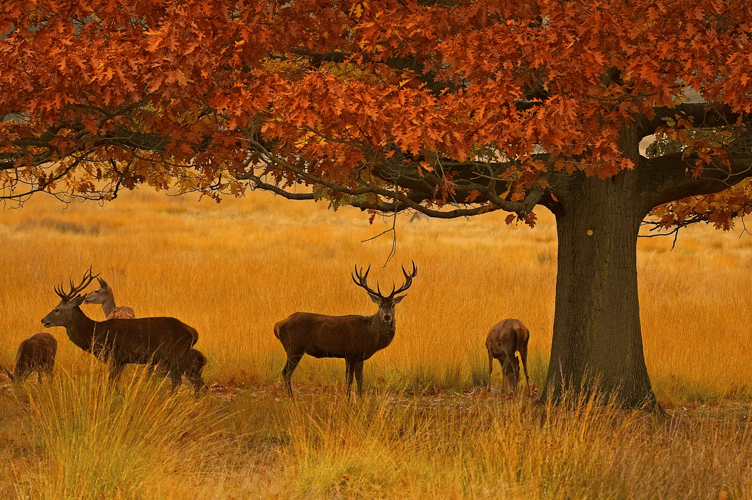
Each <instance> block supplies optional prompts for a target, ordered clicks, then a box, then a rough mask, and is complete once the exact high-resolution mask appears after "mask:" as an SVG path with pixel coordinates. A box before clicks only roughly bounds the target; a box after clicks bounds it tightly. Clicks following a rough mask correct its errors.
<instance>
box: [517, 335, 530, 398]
mask: <svg viewBox="0 0 752 500" xmlns="http://www.w3.org/2000/svg"><path fill="white" fill-rule="evenodd" d="M517 350H518V351H519V352H520V359H521V360H522V368H523V369H524V370H525V380H526V381H527V393H528V395H529V394H530V377H528V375H527V344H525V345H524V346H520V348H519V349H517Z"/></svg>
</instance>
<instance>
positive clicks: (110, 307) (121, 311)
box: [84, 278, 136, 319]
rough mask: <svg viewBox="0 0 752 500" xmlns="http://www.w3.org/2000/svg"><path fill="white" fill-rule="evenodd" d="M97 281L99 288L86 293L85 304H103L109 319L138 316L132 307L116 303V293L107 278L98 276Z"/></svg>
mask: <svg viewBox="0 0 752 500" xmlns="http://www.w3.org/2000/svg"><path fill="white" fill-rule="evenodd" d="M97 281H99V289H98V290H94V291H93V292H89V293H87V294H86V295H84V304H102V310H103V311H104V315H105V316H106V317H107V319H133V318H135V317H136V314H135V313H134V312H133V309H131V308H130V307H125V306H123V307H118V306H116V305H115V294H114V293H113V292H112V288H110V285H108V284H107V282H106V281H105V280H103V279H102V278H97Z"/></svg>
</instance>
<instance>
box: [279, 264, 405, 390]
mask: <svg viewBox="0 0 752 500" xmlns="http://www.w3.org/2000/svg"><path fill="white" fill-rule="evenodd" d="M370 270H371V268H370V267H369V268H368V269H367V270H366V272H365V274H362V269H361V270H360V271H359V270H358V268H357V267H356V268H355V274H354V275H353V276H352V279H353V281H354V282H355V284H356V285H358V286H359V287H361V288H363V289H364V290H365V291H366V292H367V293H368V296H369V297H370V298H371V300H372V301H373V302H374V303H375V304H376V305H378V306H379V310H378V311H377V312H376V314H374V315H373V316H359V315H349V316H326V315H324V314H315V313H306V312H296V313H293V314H292V315H290V316H289V317H288V318H287V319H284V320H282V321H280V322H279V323H277V324H276V325H274V335H275V336H276V337H277V338H278V339H279V341H280V342H281V343H282V347H284V348H285V352H286V353H287V364H286V365H285V368H284V370H282V376H283V378H284V380H285V385H286V387H287V392H288V394H289V395H290V397H292V386H291V384H290V379H291V378H292V373H293V372H294V371H295V368H296V367H297V366H298V363H299V362H300V360H301V358H302V357H303V356H304V355H306V354H308V355H310V356H313V357H315V358H344V359H345V369H346V372H347V373H346V386H347V397H348V398H349V397H350V387H351V386H352V381H353V377H354V378H355V380H356V381H357V383H358V395H359V396H360V395H361V394H362V392H363V362H364V361H365V360H367V359H368V358H370V357H371V356H373V355H374V354H375V353H376V352H377V351H380V350H381V349H384V348H385V347H386V346H388V345H389V344H390V343H391V342H392V339H393V338H394V333H395V322H394V306H395V305H397V304H399V303H400V301H401V300H402V299H404V298H405V296H404V295H399V296H397V294H399V293H402V292H404V291H406V290H407V289H408V288H410V285H412V283H413V278H414V277H415V276H416V275H417V274H418V268H417V267H415V263H414V262H413V270H412V272H409V273H408V272H407V271H405V268H404V266H403V267H402V273H403V274H404V275H405V283H404V284H403V285H402V286H401V287H399V288H397V289H395V288H394V285H392V293H390V294H389V295H386V296H384V295H382V294H381V290H380V289H379V288H378V285H377V287H376V290H375V291H374V290H373V289H371V288H369V286H368V284H367V282H366V279H367V277H368V272H369V271H370Z"/></svg>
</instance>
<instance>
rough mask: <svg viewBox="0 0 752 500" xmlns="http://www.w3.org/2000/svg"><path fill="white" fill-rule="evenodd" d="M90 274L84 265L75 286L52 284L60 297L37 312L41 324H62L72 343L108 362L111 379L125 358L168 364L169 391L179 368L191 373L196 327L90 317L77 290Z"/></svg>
mask: <svg viewBox="0 0 752 500" xmlns="http://www.w3.org/2000/svg"><path fill="white" fill-rule="evenodd" d="M95 277H96V276H92V275H91V269H89V271H88V272H87V273H86V274H84V279H83V280H82V281H81V283H80V284H79V285H78V286H74V285H73V282H71V285H70V292H68V293H64V292H63V289H62V287H60V288H58V287H55V293H56V294H57V295H58V297H60V299H61V300H60V303H59V304H58V305H57V306H55V308H54V309H53V310H52V311H51V312H50V313H49V314H48V315H47V316H45V317H44V318H42V324H43V325H44V326H45V328H50V327H53V326H62V327H65V330H66V333H67V334H68V337H69V338H70V339H71V341H72V342H73V343H74V344H76V345H77V346H78V347H80V348H81V349H83V350H84V351H88V352H90V353H92V354H93V355H94V356H96V357H97V359H99V360H100V361H102V362H105V363H109V365H110V382H114V383H117V379H118V378H119V377H120V375H121V373H122V372H123V370H124V369H125V366H126V365H128V364H157V365H160V366H162V367H164V368H165V369H166V370H167V373H168V375H169V377H170V380H171V381H172V390H173V391H174V390H175V389H176V388H177V386H178V385H180V383H181V382H182V380H181V375H182V374H183V373H190V374H194V372H193V371H192V370H193V368H192V367H193V366H194V365H195V364H196V355H195V354H192V353H191V351H192V350H194V349H192V347H193V345H194V344H195V343H196V341H197V340H198V333H197V332H196V330H195V329H193V328H191V327H190V326H188V325H186V324H185V323H183V322H181V321H179V320H177V319H175V318H161V317H160V318H136V319H108V320H106V321H94V320H92V319H89V318H88V317H87V316H86V315H85V314H84V313H83V311H81V309H80V307H79V306H80V305H81V304H82V303H83V301H84V296H83V295H79V292H81V291H82V290H83V289H84V288H86V287H87V286H89V284H90V283H91V282H92V280H94V278H95ZM196 352H198V351H196ZM201 356H203V355H201ZM198 379H200V373H199V377H198V378H196V377H195V376H194V377H193V379H192V380H191V381H192V382H193V383H194V386H196V390H197V392H198V390H199V389H200V387H199V386H198V385H197V384H198ZM202 385H203V384H202Z"/></svg>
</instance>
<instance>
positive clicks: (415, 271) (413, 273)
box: [352, 261, 418, 299]
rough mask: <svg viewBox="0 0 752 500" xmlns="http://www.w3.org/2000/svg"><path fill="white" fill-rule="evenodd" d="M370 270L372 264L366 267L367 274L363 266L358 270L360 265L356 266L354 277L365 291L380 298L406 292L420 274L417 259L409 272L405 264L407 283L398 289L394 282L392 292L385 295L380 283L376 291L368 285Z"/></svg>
mask: <svg viewBox="0 0 752 500" xmlns="http://www.w3.org/2000/svg"><path fill="white" fill-rule="evenodd" d="M370 270H371V266H368V269H366V272H365V274H363V268H361V269H360V270H358V266H355V275H354V276H353V277H352V279H353V281H354V282H355V284H356V285H358V286H359V287H361V288H364V289H365V291H366V292H368V293H369V295H373V296H374V297H379V298H380V299H391V298H392V297H394V296H395V295H396V294H398V293H402V292H404V291H405V290H407V289H408V288H410V285H412V284H413V278H414V277H415V276H416V275H417V274H418V268H417V267H416V266H415V261H413V270H412V271H411V272H409V273H408V272H407V271H405V266H402V274H404V275H405V283H404V284H403V285H402V286H401V287H399V288H397V289H396V290H395V288H394V284H393V283H392V293H390V294H389V295H388V296H384V295H382V293H381V288H379V285H378V283H377V284H376V291H374V290H373V289H372V288H370V287H369V286H368V283H366V279H367V278H368V272H369V271H370ZM356 277H357V279H356Z"/></svg>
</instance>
